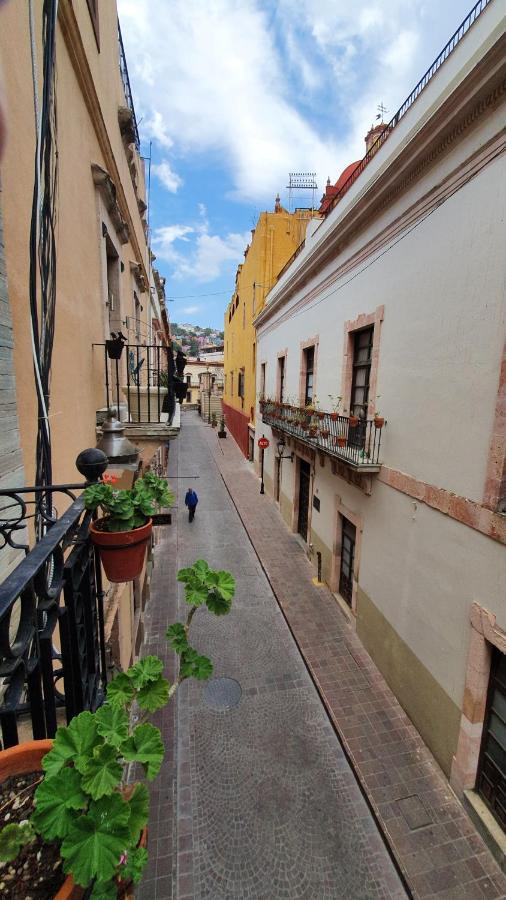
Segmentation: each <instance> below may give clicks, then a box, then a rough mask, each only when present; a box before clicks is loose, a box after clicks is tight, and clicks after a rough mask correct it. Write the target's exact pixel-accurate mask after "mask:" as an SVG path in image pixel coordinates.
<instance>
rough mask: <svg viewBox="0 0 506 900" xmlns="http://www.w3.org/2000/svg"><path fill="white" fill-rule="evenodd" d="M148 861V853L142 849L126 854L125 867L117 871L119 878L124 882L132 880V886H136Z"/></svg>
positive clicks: (138, 848)
mask: <svg viewBox="0 0 506 900" xmlns="http://www.w3.org/2000/svg"><path fill="white" fill-rule="evenodd" d="M147 861H148V853H147V850H146V849H145V848H144V847H137V848H136V849H135V850H131V851H130V853H129V854H128V859H127V861H126V863H125V866H124V867H123V866H122V867H121V868H120V870H119V877H120V878H122V879H124V880H125V881H130V879H132V881H133V883H134V884H138V883H139V881H140V880H141V878H142V873H143V871H144V868H145V866H146V863H147Z"/></svg>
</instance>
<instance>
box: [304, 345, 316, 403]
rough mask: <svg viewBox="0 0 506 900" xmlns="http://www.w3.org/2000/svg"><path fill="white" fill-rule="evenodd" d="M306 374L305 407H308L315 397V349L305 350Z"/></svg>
mask: <svg viewBox="0 0 506 900" xmlns="http://www.w3.org/2000/svg"><path fill="white" fill-rule="evenodd" d="M304 373H305V387H304V405H305V406H307V405H308V404H309V403H311V402H312V400H313V396H314V347H308V348H307V350H304Z"/></svg>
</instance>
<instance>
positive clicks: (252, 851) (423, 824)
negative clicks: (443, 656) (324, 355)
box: [140, 414, 506, 900]
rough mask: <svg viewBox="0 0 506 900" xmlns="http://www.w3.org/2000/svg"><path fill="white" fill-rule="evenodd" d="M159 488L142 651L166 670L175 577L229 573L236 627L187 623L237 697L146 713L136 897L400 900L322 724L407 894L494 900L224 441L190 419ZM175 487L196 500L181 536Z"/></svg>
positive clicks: (475, 857) (478, 863)
mask: <svg viewBox="0 0 506 900" xmlns="http://www.w3.org/2000/svg"><path fill="white" fill-rule="evenodd" d="M178 445H179V446H178ZM178 451H179V452H178ZM213 459H214V463H213ZM220 473H221V476H222V478H223V480H222V479H221V478H220ZM169 476H171V479H172V480H171V485H172V487H173V488H174V489H176V490H177V493H178V504H179V509H178V510H175V516H174V524H173V526H172V527H170V528H167V529H165V530H164V532H163V534H164V537H163V540H162V542H161V543H160V544H159V545H158V547H157V548H156V551H155V552H156V558H157V562H156V567H155V571H154V577H153V582H152V599H151V601H150V603H149V605H148V608H147V618H146V623H147V624H146V642H145V648H144V651H145V652H153V653H158V654H159V655H160V656H162V657H164V658H165V660H166V662H167V666H168V669H169V670H170V667H173V666H174V657H173V654H172V652H171V651H169V650H168V647H167V644H166V642H165V640H164V637H163V635H164V632H165V629H166V627H167V625H168V624H169V623H170V622H172V621H174V619H175V618H179V619H182V618H183V616H184V601H183V598H182V594H181V593H179V595H178V599H177V601H176V598H175V593H176V592H175V587H174V585H175V575H176V570H177V568H179V567H180V566H181V565H187V564H188V563H190V562H192V561H194V560H195V559H196V558H198V557H199V556H202V557H204V558H206V559H208V560H209V562H210V563H211V564H212V565H215V566H222V567H224V568H228V569H230V570H231V571H232V572H233V574H234V575H235V577H236V578H237V581H238V591H237V596H236V599H235V608H234V611H233V612H232V613H231V614H230V616H229V617H225V618H222V619H216V618H215V617H213V616H210V615H209V614H208V613H207V611H204V612H201V613H199V614H198V615H197V616H196V618H195V619H194V623H195V626H196V627H195V628H193V626H192V634H193V636H194V641H195V643H196V645H197V646H198V647H199V649H200V650H201V651H202V652H204V653H208V654H209V655H210V656H211V657H212V658H213V660H214V662H215V675H217V676H227V677H231V678H236V679H237V681H238V682H239V683H240V684H241V687H242V697H241V701H240V703H239V705H238V706H237V707H235V708H233V709H230V710H227V711H217V710H215V709H212V708H210V707H209V706H207V705H206V703H205V699H204V687H203V685H202V684H196V683H187V684H185V685H183V687H182V689H181V691H180V692H179V696H178V699H177V703H174V704H172V705H171V706H170V707H169V708H168V709H166V710H164V711H163V712H162V713H161V714H160V715H159V724H160V727H161V728H162V732H163V734H164V739H165V742H166V746H167V757H166V760H165V762H164V766H163V769H162V773H161V775H160V777H159V778H158V779H157V781H156V782H155V784H154V787H153V790H152V814H151V820H150V832H149V849H150V863H149V869H148V872H147V874H146V877H145V879H144V882H143V884H142V886H141V891H140V896H141V898H143V900H157V898H174V900H175V898H178V900H189V898H190V897H191V898H203V897H206V898H211V900H214V898H216V900H218V898H229V897H230V898H242V897H244V898H249V897H251V898H253V897H254V898H259V900H260V898H269V900H276V898H278V897H279V898H282V897H283V898H284V897H286V898H290V900H292V898H293V900H295V898H298V897H304V898H314V900H319V898H325V897H345V896H346V897H348V896H349V897H352V898H353V897H356V898H368V897H401V896H406V893H405V891H404V889H403V887H402V885H401V882H400V880H399V878H398V876H397V874H396V872H395V870H394V868H393V866H392V864H391V862H390V860H389V858H388V856H387V854H386V852H385V848H384V844H383V841H382V839H381V837H380V833H379V831H378V828H377V824H376V822H375V821H374V819H373V817H372V815H371V813H370V811H369V809H368V807H367V805H366V804H365V801H364V800H363V798H362V796H361V794H360V793H359V791H358V788H357V784H356V781H355V778H354V777H353V775H352V773H351V771H350V769H349V767H348V765H347V763H346V759H345V756H344V754H343V753H342V750H341V748H340V746H339V744H338V743H337V741H336V738H335V734H334V732H333V730H332V728H331V727H330V724H329V718H328V717H330V718H331V720H332V721H333V723H334V727H335V729H336V731H337V732H338V734H339V736H340V739H341V741H342V744H343V745H344V747H345V748H346V752H347V754H348V757H349V759H351V760H352V762H353V767H354V769H355V775H356V776H357V777H358V779H359V781H360V783H361V786H362V789H363V790H364V792H365V794H366V795H367V797H368V800H369V802H370V804H371V806H372V807H373V809H374V811H375V814H376V817H377V820H378V822H379V824H380V825H381V829H382V832H383V835H384V837H385V838H386V840H387V841H388V844H389V845H390V847H391V850H392V852H393V854H394V856H395V859H396V861H397V864H398V865H399V867H400V868H401V869H402V872H403V873H404V875H405V878H406V881H407V883H408V884H409V888H410V889H411V891H412V893H413V895H414V896H415V897H424V898H425V897H438V898H443V897H444V898H446V897H448V898H463V900H467V898H472V900H480V898H482V897H489V898H499V897H506V881H505V878H504V876H503V875H502V873H501V872H500V870H499V868H498V866H497V864H496V862H495V860H494V859H493V857H492V856H491V854H490V853H489V851H488V850H487V849H486V847H485V845H484V844H483V842H482V840H481V838H480V837H479V836H478V835H477V834H476V832H475V830H474V827H473V825H472V824H471V822H470V820H469V818H468V817H467V815H466V813H465V811H464V809H463V807H462V806H461V804H460V803H459V801H458V800H457V799H456V798H455V796H454V795H453V793H452V791H451V790H450V788H449V786H448V783H447V781H446V779H445V778H444V776H443V774H442V773H441V771H440V770H439V768H438V766H437V765H436V763H435V761H434V760H433V758H432V756H431V754H430V753H429V751H428V750H427V748H426V747H425V745H424V744H423V742H422V740H421V738H420V736H419V735H418V733H417V731H416V730H415V728H414V727H413V726H412V725H411V723H410V721H409V719H408V718H407V716H406V715H405V713H404V712H403V710H402V709H401V707H400V706H399V704H398V703H397V701H396V700H395V697H394V696H393V694H392V693H391V691H390V690H389V688H388V686H387V685H386V683H385V682H384V680H383V679H382V677H381V675H380V674H379V673H378V671H377V670H376V668H375V666H374V664H373V663H372V661H371V660H370V658H369V656H368V655H367V653H366V652H365V651H364V649H363V647H362V645H361V644H360V641H359V640H358V638H357V637H356V635H355V633H354V632H353V631H352V629H351V628H350V626H349V624H348V622H347V621H346V619H345V617H344V615H343V613H342V612H341V610H340V608H339V606H338V604H337V603H336V601H335V599H334V598H333V596H332V594H331V593H330V592H329V591H328V590H327V589H326V588H321V587H315V586H314V585H313V584H312V580H311V579H312V577H313V575H314V572H313V570H312V568H311V566H310V565H309V563H308V560H307V558H306V556H305V553H304V550H303V549H302V547H301V545H300V543H299V541H298V539H297V538H296V537H295V536H294V535H292V534H291V533H290V532H289V531H288V530H287V528H286V525H285V524H284V522H283V520H282V518H281V516H280V515H279V512H278V510H277V507H276V506H275V504H274V503H273V502H272V500H271V499H270V498H269V497H268V496H266V495H264V496H261V495H260V494H259V481H258V479H257V477H256V476H255V474H254V473H253V471H252V469H251V466H250V465H249V464H248V463H247V462H246V460H244V458H243V457H242V455H241V453H240V452H239V450H238V448H237V446H236V445H235V443H234V442H233V440H232V438H231V437H230V436H229V438H228V439H227V440H226V441H219V440H218V439H217V437H216V432H215V431H213V430H212V429H210V428H208V427H207V426H204V425H203V424H202V423H200V421H199V420H198V419H197V417H196V416H194V415H193V414H186V415H185V417H184V419H183V428H182V432H181V436H180V438H179V439H178V441H177V442H174V443H172V445H171V460H170V467H169ZM192 476H193V477H192ZM189 483H192V484H193V486H194V487H195V488H196V490H197V492H198V494H199V497H200V503H199V507H198V511H197V516H196V519H195V522H194V523H193V525H191V526H190V525H189V523H188V521H187V515H186V510H185V509H184V506H183V497H184V493H185V491H186V488H187V486H188V484H189ZM225 486H226V488H227V489H228V491H229V492H230V495H227V493H226V489H225ZM232 500H233V503H232V502H231V501H232ZM234 504H235V507H236V510H237V511H236V510H235V509H234ZM237 513H239V516H240V518H239V516H238V514H237ZM241 520H242V521H241ZM245 529H246V531H245ZM246 532H247V534H246ZM250 539H251V542H250ZM255 551H256V552H255ZM257 554H258V556H257ZM260 560H261V563H260ZM273 591H274V594H275V597H276V599H277V601H278V604H279V606H277V605H276V601H275V599H274V596H273V593H272V592H273ZM176 602H177V606H178V609H176ZM280 610H282V612H283V614H284V616H285V617H286V620H287V621H288V623H289V625H290V628H291V630H292V633H293V635H294V637H295V639H296V641H297V643H298V646H299V649H297V647H296V645H295V644H294V641H293V638H292V635H291V634H290V631H289V630H288V629H287V627H286V624H285V622H284V621H283V618H282V615H281V612H280ZM299 651H302V654H303V657H304V660H305V663H306V665H307V667H308V668H309V671H310V672H311V675H312V678H313V681H314V684H316V685H317V687H318V691H319V694H320V698H321V700H323V703H324V704H325V706H326V710H327V714H326V713H325V712H324V707H323V705H322V703H321V701H320V699H319V698H318V695H317V694H316V691H315V687H314V684H313V682H312V681H311V679H310V678H309V676H308V672H307V669H306V667H305V666H304V663H303V661H302V658H301V655H300V652H299ZM172 671H173V668H172ZM169 677H170V674H169Z"/></svg>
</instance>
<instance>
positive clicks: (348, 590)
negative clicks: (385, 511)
mask: <svg viewBox="0 0 506 900" xmlns="http://www.w3.org/2000/svg"><path fill="white" fill-rule="evenodd" d="M341 520H342V535H341V568H340V572H339V593H340V594H341V597H344V599H345V600H346V603H348V605H349V606H351V602H352V598H353V567H354V564H355V543H356V537H357V531H356V528H355V526H354V525H353V524H352V523H351V522H349V521H348V519H345V518H344V516H341Z"/></svg>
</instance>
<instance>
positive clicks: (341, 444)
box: [334, 434, 346, 447]
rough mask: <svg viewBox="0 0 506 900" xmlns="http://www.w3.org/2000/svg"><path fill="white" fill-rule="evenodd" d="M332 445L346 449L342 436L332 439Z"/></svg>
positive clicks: (343, 436)
mask: <svg viewBox="0 0 506 900" xmlns="http://www.w3.org/2000/svg"><path fill="white" fill-rule="evenodd" d="M334 443H335V444H337V446H338V447H346V436H345V435H344V434H339V435H338V436H337V437H336V438H334Z"/></svg>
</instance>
